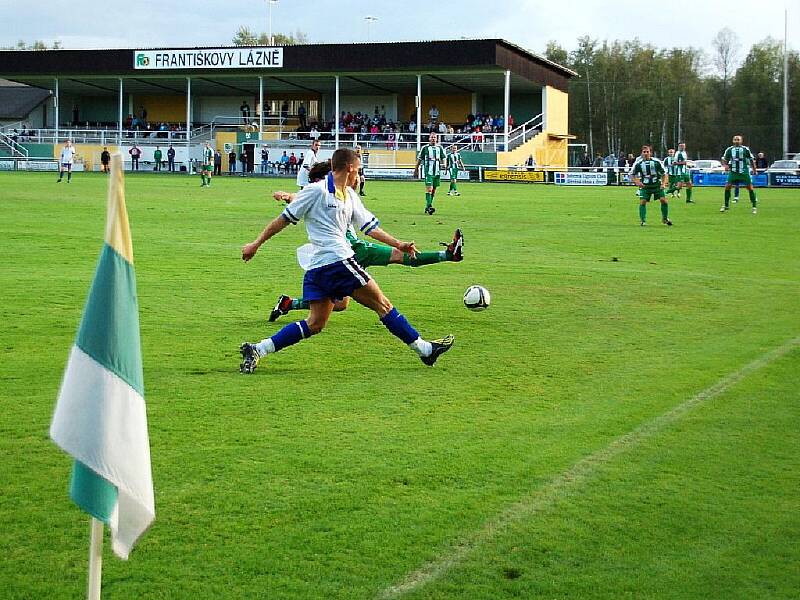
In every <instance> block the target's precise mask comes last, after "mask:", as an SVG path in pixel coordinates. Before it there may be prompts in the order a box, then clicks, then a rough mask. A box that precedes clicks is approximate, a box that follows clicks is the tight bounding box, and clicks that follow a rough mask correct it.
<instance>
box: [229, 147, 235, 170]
mask: <svg viewBox="0 0 800 600" xmlns="http://www.w3.org/2000/svg"><path fill="white" fill-rule="evenodd" d="M235 172H236V150H234V149H231V151H230V152H228V175H233V174H234V173H235Z"/></svg>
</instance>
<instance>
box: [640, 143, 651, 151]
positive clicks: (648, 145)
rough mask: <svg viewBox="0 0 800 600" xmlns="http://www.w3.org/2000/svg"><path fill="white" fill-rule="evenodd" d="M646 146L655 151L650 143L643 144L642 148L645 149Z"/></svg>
mask: <svg viewBox="0 0 800 600" xmlns="http://www.w3.org/2000/svg"><path fill="white" fill-rule="evenodd" d="M645 148H648V149H649V150H650V151H651V152H652V151H653V147H652V146H651V145H650V144H645V145H644V146H642V150H644V149H645Z"/></svg>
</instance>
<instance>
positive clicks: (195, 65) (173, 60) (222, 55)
mask: <svg viewBox="0 0 800 600" xmlns="http://www.w3.org/2000/svg"><path fill="white" fill-rule="evenodd" d="M281 67H283V48H202V49H195V50H134V51H133V68H134V69H137V70H140V71H159V70H165V69H265V68H281Z"/></svg>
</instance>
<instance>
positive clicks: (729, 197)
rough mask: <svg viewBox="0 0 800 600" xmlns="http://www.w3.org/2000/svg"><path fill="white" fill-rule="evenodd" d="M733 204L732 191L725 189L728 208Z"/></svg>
mask: <svg viewBox="0 0 800 600" xmlns="http://www.w3.org/2000/svg"><path fill="white" fill-rule="evenodd" d="M730 204H731V191H730V190H725V207H726V208H727V207H728V206H730Z"/></svg>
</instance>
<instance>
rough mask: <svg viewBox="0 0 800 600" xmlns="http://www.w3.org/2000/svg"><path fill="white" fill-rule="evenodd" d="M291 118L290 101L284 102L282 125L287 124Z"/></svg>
mask: <svg viewBox="0 0 800 600" xmlns="http://www.w3.org/2000/svg"><path fill="white" fill-rule="evenodd" d="M288 117H289V101H288V100H284V101H283V103H282V104H281V125H283V124H284V123H286V119H287V118H288Z"/></svg>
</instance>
